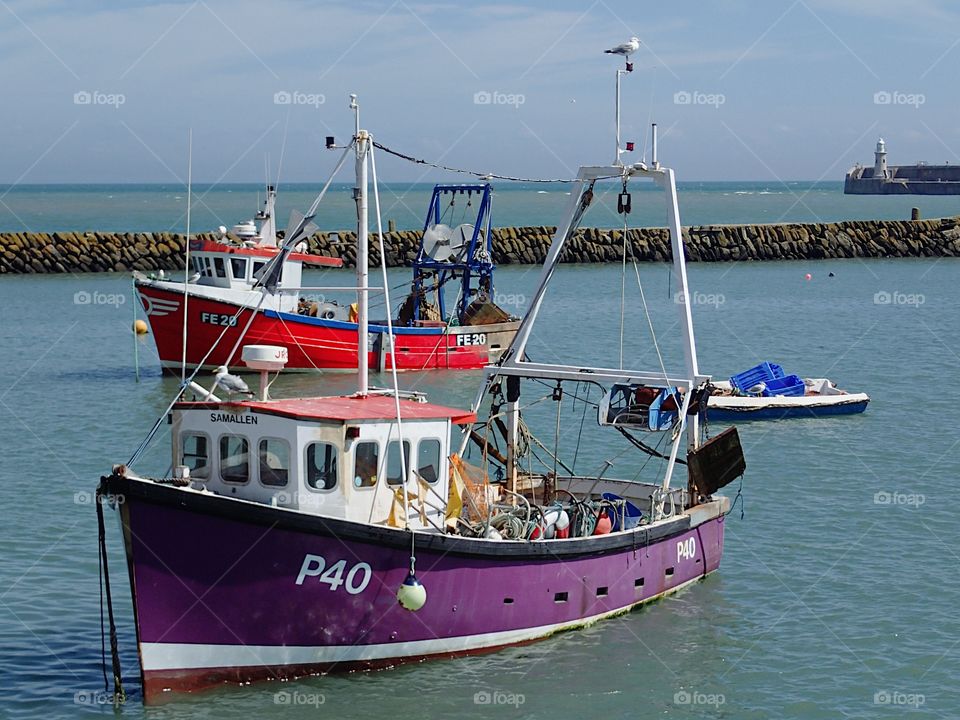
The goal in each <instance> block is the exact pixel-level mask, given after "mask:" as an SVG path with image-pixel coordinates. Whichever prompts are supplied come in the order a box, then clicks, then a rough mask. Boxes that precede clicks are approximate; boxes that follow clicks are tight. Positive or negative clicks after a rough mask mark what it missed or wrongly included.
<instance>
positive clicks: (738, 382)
mask: <svg viewBox="0 0 960 720" xmlns="http://www.w3.org/2000/svg"><path fill="white" fill-rule="evenodd" d="M783 375H784V372H783V368H782V367H780V366H779V365H777V364H776V363H772V362H762V363H760V364H759V365H757V366H756V367H752V368H750V369H749V370H744V371H743V372H742V373H739V374H738V375H733V376H732V377H731V378H730V384H731V385H733V387H735V388H736V389H737V390H739V391H740V392H746V391H747V390H749V389H750V388H752V387H753V386H755V385H757V384H758V383H768V382H770V381H771V380H776V379H777V378H782V377H783Z"/></svg>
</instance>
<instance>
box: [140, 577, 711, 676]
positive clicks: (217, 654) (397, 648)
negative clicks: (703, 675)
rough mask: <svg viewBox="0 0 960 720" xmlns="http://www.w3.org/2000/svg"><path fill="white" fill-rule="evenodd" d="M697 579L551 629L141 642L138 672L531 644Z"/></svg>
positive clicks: (321, 661) (388, 656)
mask: <svg viewBox="0 0 960 720" xmlns="http://www.w3.org/2000/svg"><path fill="white" fill-rule="evenodd" d="M701 577H703V576H701V575H698V576H697V577H695V578H691V579H690V580H687V581H686V582H684V583H680V584H679V585H677V586H676V587H672V588H670V589H668V590H665V591H664V592H662V593H660V594H658V595H653V596H651V597H649V598H646V599H644V600H642V601H640V602H637V603H634V604H632V605H628V606H626V607H623V608H618V609H616V610H610V611H608V612H604V613H600V614H599V615H591V616H590V617H586V618H582V619H579V620H571V621H569V622H564V623H557V624H554V625H541V626H539V627H533V628H520V629H518V630H504V631H500V632H492V633H483V634H481V635H464V636H461V637H451V638H438V639H435V640H415V641H411V642H397V643H386V644H380V645H335V646H329V647H327V646H322V647H316V646H310V647H302V646H286V647H284V646H275V645H203V644H194V643H149V642H147V643H142V644H141V646H140V655H141V659H142V663H143V670H144V672H150V671H157V670H199V669H201V668H228V667H229V668H234V667H259V666H270V667H279V666H282V665H312V664H318V665H322V664H325V663H335V662H358V661H359V662H363V661H370V660H383V659H392V658H404V657H423V656H426V655H442V654H447V653H457V652H465V651H468V650H480V649H483V648H489V647H498V646H501V645H513V644H517V643H522V642H525V641H528V640H535V639H536V638H541V637H544V636H546V635H551V634H553V633H555V632H559V631H561V630H569V629H572V628H576V627H582V626H584V625H590V624H591V623H594V622H597V621H598V620H602V619H604V618H607V617H612V616H614V615H618V614H620V613H623V612H626V611H627V610H629V609H630V608H633V607H636V606H637V605H642V604H644V603H647V602H650V601H651V600H656V599H657V598H660V597H663V596H664V595H669V594H671V593H675V592H677V591H678V590H681V589H683V588H685V587H686V586H688V585H690V584H692V583H695V582H697V581H698V580H700V579H701Z"/></svg>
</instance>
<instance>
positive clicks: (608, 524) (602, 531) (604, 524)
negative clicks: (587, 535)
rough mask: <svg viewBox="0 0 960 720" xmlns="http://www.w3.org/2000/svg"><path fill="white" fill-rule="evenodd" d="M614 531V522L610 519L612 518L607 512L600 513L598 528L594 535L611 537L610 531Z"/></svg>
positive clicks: (594, 530) (595, 529)
mask: <svg viewBox="0 0 960 720" xmlns="http://www.w3.org/2000/svg"><path fill="white" fill-rule="evenodd" d="M612 529H613V521H612V520H611V519H610V516H609V515H607V511H606V510H604V511H603V512H601V513H600V517H598V518H597V526H596V527H595V528H594V529H593V534H594V535H609V534H610V530H612Z"/></svg>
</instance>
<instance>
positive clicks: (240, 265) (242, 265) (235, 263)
mask: <svg viewBox="0 0 960 720" xmlns="http://www.w3.org/2000/svg"><path fill="white" fill-rule="evenodd" d="M230 269H231V270H232V271H233V279H234V280H245V279H246V277H247V259H246V258H230Z"/></svg>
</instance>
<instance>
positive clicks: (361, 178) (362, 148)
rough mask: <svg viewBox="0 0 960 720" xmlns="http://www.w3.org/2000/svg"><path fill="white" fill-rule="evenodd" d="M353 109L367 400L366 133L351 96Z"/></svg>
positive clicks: (360, 383)
mask: <svg viewBox="0 0 960 720" xmlns="http://www.w3.org/2000/svg"><path fill="white" fill-rule="evenodd" d="M350 108H351V109H352V110H353V114H354V119H355V131H356V138H357V163H356V171H357V186H356V187H355V188H354V190H353V193H354V198H355V199H356V201H357V375H358V378H357V395H359V396H360V397H366V396H367V394H368V392H369V378H368V377H367V362H368V347H367V345H368V340H367V312H368V299H369V297H370V287H369V284H368V283H369V277H368V276H369V271H368V269H367V255H368V252H369V237H368V235H367V226H368V222H369V220H368V211H369V208H368V204H367V133H366V131H365V130H361V129H360V105H359V104H358V103H357V96H356V95H351V96H350Z"/></svg>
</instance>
